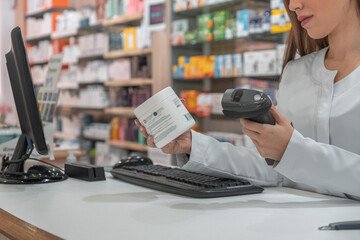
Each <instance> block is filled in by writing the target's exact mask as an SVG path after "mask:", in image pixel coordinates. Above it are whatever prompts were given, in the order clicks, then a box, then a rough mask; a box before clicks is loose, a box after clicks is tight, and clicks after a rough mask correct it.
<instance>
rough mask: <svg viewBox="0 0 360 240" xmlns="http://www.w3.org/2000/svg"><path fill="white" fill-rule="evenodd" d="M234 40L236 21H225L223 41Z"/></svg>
mask: <svg viewBox="0 0 360 240" xmlns="http://www.w3.org/2000/svg"><path fill="white" fill-rule="evenodd" d="M233 38H236V19H235V18H230V19H228V20H227V21H226V27H225V39H233Z"/></svg>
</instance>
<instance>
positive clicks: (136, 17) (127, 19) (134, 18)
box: [102, 12, 143, 27]
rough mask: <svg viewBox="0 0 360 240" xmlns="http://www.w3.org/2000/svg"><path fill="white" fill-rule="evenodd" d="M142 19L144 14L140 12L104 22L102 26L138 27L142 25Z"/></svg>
mask: <svg viewBox="0 0 360 240" xmlns="http://www.w3.org/2000/svg"><path fill="white" fill-rule="evenodd" d="M142 18H143V13H142V12H138V13H134V14H129V15H123V16H119V17H116V18H111V19H108V20H104V21H103V22H102V25H103V26H104V27H110V26H121V25H126V26H138V25H140V22H141V20H142Z"/></svg>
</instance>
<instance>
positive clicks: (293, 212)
mask: <svg viewBox="0 0 360 240" xmlns="http://www.w3.org/2000/svg"><path fill="white" fill-rule="evenodd" d="M0 195H1V197H0V206H1V208H3V209H4V210H5V211H8V212H10V213H11V214H13V215H15V216H16V217H18V218H21V219H22V220H24V221H27V222H29V223H31V224H33V225H35V226H37V227H39V228H42V229H43V230H45V231H48V232H50V233H52V234H55V235H57V236H59V237H62V238H65V239H76V240H81V239H87V240H88V239H101V240H104V239H124V240H128V239H172V240H177V239H179V240H184V239H197V240H198V239H204V240H209V239H236V240H239V239H276V240H281V239H284V240H285V239H286V240H288V239H302V240H303V239H326V240H331V239H346V240H349V239H360V230H347V231H345V230H344V231H319V230H318V228H319V227H320V226H323V225H327V224H329V223H331V222H338V221H347V220H360V202H358V201H352V200H347V199H342V198H336V197H330V196H325V195H320V194H316V193H310V192H304V191H299V190H294V189H289V188H266V189H265V190H264V192H263V193H260V194H252V195H243V196H235V197H225V198H212V199H193V198H188V197H182V196H177V195H173V194H168V193H163V192H158V191H154V190H151V189H147V188H143V187H139V186H134V185H131V184H128V183H124V182H121V181H119V180H115V179H113V178H112V176H110V175H107V180H106V181H99V182H86V181H82V180H77V179H71V178H70V179H68V180H66V181H63V182H57V183H50V184H37V185H1V184H0Z"/></svg>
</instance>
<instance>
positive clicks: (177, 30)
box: [171, 19, 190, 45]
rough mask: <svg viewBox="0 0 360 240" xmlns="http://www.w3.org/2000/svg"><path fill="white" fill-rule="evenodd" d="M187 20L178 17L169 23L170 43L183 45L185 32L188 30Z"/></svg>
mask: <svg viewBox="0 0 360 240" xmlns="http://www.w3.org/2000/svg"><path fill="white" fill-rule="evenodd" d="M189 24H190V23H189V20H188V19H179V20H175V21H173V22H172V23H171V44H172V45H183V44H184V43H185V32H187V31H188V30H189Z"/></svg>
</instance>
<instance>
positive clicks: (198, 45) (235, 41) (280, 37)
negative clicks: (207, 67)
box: [172, 32, 289, 51]
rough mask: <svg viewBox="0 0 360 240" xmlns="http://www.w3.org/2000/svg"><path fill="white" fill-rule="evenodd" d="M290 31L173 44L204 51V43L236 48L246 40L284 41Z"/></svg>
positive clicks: (177, 46)
mask: <svg viewBox="0 0 360 240" xmlns="http://www.w3.org/2000/svg"><path fill="white" fill-rule="evenodd" d="M288 34H289V32H281V33H270V32H264V33H254V34H250V35H248V36H244V37H238V38H232V39H223V40H213V41H207V42H194V43H187V44H182V45H172V48H174V49H179V50H196V51H202V50H203V47H204V45H208V46H209V47H210V48H219V47H222V46H227V47H229V48H231V47H230V46H229V45H231V46H233V47H232V48H235V47H236V46H241V45H244V44H246V42H249V41H254V42H272V43H283V42H284V41H285V39H286V38H287V36H288Z"/></svg>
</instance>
